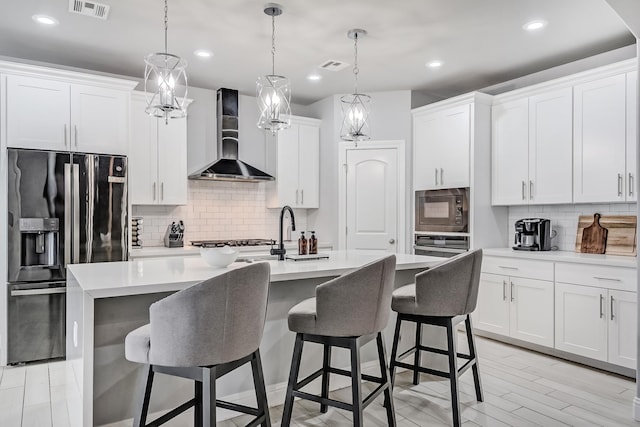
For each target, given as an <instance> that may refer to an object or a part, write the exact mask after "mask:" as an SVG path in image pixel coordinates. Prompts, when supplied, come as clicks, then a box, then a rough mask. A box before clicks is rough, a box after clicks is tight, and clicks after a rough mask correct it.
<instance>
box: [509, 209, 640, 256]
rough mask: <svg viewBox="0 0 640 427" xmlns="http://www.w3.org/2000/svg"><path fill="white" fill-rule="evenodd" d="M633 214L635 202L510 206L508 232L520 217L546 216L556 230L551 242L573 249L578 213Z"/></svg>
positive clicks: (561, 247)
mask: <svg viewBox="0 0 640 427" xmlns="http://www.w3.org/2000/svg"><path fill="white" fill-rule="evenodd" d="M596 212H599V213H602V214H603V215H635V212H636V204H635V203H612V204H577V205H540V206H510V207H509V227H510V228H509V233H510V236H511V237H513V233H514V228H513V227H514V223H515V222H516V221H517V220H519V219H521V218H547V219H550V220H551V228H552V230H555V231H556V232H557V236H556V237H555V238H554V239H553V240H552V244H553V245H554V246H557V247H558V250H561V251H574V250H575V243H576V232H577V231H578V219H579V217H580V215H593V214H594V213H596Z"/></svg>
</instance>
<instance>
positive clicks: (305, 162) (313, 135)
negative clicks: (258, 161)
mask: <svg viewBox="0 0 640 427" xmlns="http://www.w3.org/2000/svg"><path fill="white" fill-rule="evenodd" d="M320 124H321V121H320V120H317V119H310V118H306V117H297V116H292V117H291V126H290V127H289V128H287V129H284V130H281V131H279V132H278V133H277V134H276V135H275V136H274V135H272V134H271V133H267V135H266V138H267V168H266V169H267V172H268V173H270V174H271V175H273V176H274V177H275V178H276V179H275V181H274V182H268V183H267V207H269V208H279V207H282V206H285V205H289V206H291V207H292V208H317V207H319V202H320V159H319V157H320Z"/></svg>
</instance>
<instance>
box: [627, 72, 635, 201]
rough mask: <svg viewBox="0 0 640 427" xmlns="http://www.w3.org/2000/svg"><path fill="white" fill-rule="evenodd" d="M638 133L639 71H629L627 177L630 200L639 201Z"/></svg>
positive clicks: (628, 198)
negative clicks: (637, 168)
mask: <svg viewBox="0 0 640 427" xmlns="http://www.w3.org/2000/svg"><path fill="white" fill-rule="evenodd" d="M637 135H638V72H637V71H632V72H630V73H627V144H626V147H627V179H626V191H625V194H626V197H627V201H628V202H636V201H638V191H637V187H638V182H637V170H636V167H637V165H636V150H637V148H636V140H637Z"/></svg>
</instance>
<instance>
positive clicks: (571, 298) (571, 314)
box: [555, 283, 637, 369]
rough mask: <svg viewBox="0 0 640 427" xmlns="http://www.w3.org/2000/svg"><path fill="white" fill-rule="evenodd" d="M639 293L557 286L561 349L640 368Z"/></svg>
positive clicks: (556, 316)
mask: <svg viewBox="0 0 640 427" xmlns="http://www.w3.org/2000/svg"><path fill="white" fill-rule="evenodd" d="M636 306H637V303H636V293H635V292H628V291H619V290H612V289H605V288H597V287H591V286H582V285H575V284H568V283H556V310H555V318H556V342H555V347H556V348H557V349H558V350H564V351H567V352H570V353H574V354H578V355H581V356H585V357H590V358H592V359H597V360H602V361H605V362H609V363H613V364H616V365H620V366H625V367H627V368H632V369H635V368H636V342H637V335H636V329H637V326H636Z"/></svg>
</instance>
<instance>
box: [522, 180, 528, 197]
mask: <svg viewBox="0 0 640 427" xmlns="http://www.w3.org/2000/svg"><path fill="white" fill-rule="evenodd" d="M526 185H527V184H526V183H525V182H524V181H522V200H526V198H525V196H524V188H525V187H526Z"/></svg>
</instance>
